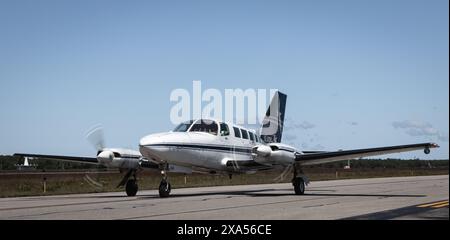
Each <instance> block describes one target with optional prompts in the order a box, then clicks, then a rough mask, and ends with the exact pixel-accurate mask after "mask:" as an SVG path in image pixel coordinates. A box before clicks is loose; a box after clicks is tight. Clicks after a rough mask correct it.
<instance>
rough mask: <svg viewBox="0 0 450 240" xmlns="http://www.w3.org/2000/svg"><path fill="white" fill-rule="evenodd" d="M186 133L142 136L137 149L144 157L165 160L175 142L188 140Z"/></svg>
mask: <svg viewBox="0 0 450 240" xmlns="http://www.w3.org/2000/svg"><path fill="white" fill-rule="evenodd" d="M188 139H189V137H188V136H187V135H186V133H172V132H170V133H158V134H152V135H148V136H145V137H143V138H142V139H141V140H140V141H139V151H140V152H141V154H142V155H143V156H144V157H146V158H149V159H150V158H151V159H155V160H159V161H167V160H169V158H170V152H171V151H172V148H173V146H174V145H176V144H180V143H183V142H185V141H186V140H188Z"/></svg>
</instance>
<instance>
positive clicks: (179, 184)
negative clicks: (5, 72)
mask: <svg viewBox="0 0 450 240" xmlns="http://www.w3.org/2000/svg"><path fill="white" fill-rule="evenodd" d="M304 171H305V174H306V175H307V176H308V177H309V178H310V180H311V181H319V180H334V179H336V169H332V168H311V169H305V170H304ZM337 172H338V174H337V175H338V176H337V177H338V179H350V178H374V177H400V176H421V175H441V174H448V168H419V169H352V170H344V169H337ZM279 174H280V171H267V172H260V173H256V174H250V175H245V174H244V175H233V178H232V179H231V180H230V179H229V178H228V176H226V175H203V174H193V175H186V183H185V175H183V174H170V175H169V180H170V182H171V184H172V188H173V189H176V188H184V187H205V186H222V185H242V184H267V183H276V181H275V179H276V178H277V177H278V176H279ZM122 176H123V175H122V174H120V173H116V172H99V173H92V172H85V173H84V172H78V173H70V172H69V173H50V172H46V173H39V172H37V173H26V172H19V173H0V197H18V196H35V195H55V194H71V193H93V192H109V191H124V190H123V188H116V185H117V184H118V183H119V182H120V180H121V178H122ZM44 177H45V178H46V181H45V182H46V192H45V193H44V192H43V185H44V181H43V179H44ZM290 178H291V175H287V176H286V178H285V179H284V180H283V182H289V181H290ZM89 179H91V180H89ZM92 180H93V181H92ZM160 180H161V176H160V175H159V174H157V173H153V172H145V173H141V174H139V175H138V184H139V189H140V190H143V189H157V187H158V185H159V182H160ZM92 182H94V183H92ZM98 184H101V186H100V187H99V186H98ZM124 194H125V193H124Z"/></svg>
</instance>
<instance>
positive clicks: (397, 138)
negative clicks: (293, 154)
mask: <svg viewBox="0 0 450 240" xmlns="http://www.w3.org/2000/svg"><path fill="white" fill-rule="evenodd" d="M448 4H449V3H448V1H447V0H432V1H428V0H421V1H415V0H413V1H411V0H408V1H406V0H405V1H402V0H396V1H359V0H358V1H356V0H355V1H245V2H244V1H127V2H124V1H57V0H55V1H1V2H0V110H1V118H0V154H12V153H14V152H33V153H48V154H50V153H51V154H71V155H93V154H94V152H95V151H94V149H93V148H92V146H90V145H89V143H88V142H87V141H86V139H85V132H86V131H87V130H88V129H89V128H91V127H92V126H93V125H95V124H98V123H101V124H102V125H103V126H104V129H105V137H106V141H107V145H108V146H111V147H129V148H137V144H138V141H139V139H140V138H141V137H143V136H144V135H146V134H149V133H154V132H161V131H166V130H170V129H172V128H173V127H174V126H173V124H172V123H171V122H170V116H169V113H170V109H171V107H172V106H173V105H174V103H173V102H170V101H169V96H170V93H171V91H172V90H174V89H176V88H185V89H188V90H190V89H192V81H193V80H201V81H202V86H203V88H204V89H206V88H216V89H219V90H223V89H225V88H242V89H247V88H267V89H270V88H278V89H280V90H281V91H283V92H284V93H286V94H287V95H288V102H287V112H286V116H287V117H288V118H289V119H288V123H287V124H288V125H289V126H290V127H288V129H286V131H285V133H284V139H285V141H286V142H288V143H291V144H294V145H295V146H297V147H300V148H302V147H303V148H308V149H325V150H335V149H352V148H365V147H377V146H385V145H397V144H408V143H417V142H428V141H433V142H437V143H439V144H440V145H441V148H440V149H438V150H436V151H432V153H431V154H430V155H427V156H425V155H424V154H423V153H422V152H412V153H403V154H396V155H393V157H400V158H413V157H420V158H429V159H436V158H438V159H448V156H449V147H448V145H449V144H448V134H449V130H448V126H449V120H448V116H449V110H448V109H449V105H448V103H449V92H448V91H449V90H448V89H449V69H448V65H449V61H448V59H449V55H448V53H449V47H448V46H449V32H448V29H449V26H448V22H449V21H448V20H449V14H448V7H449V6H448Z"/></svg>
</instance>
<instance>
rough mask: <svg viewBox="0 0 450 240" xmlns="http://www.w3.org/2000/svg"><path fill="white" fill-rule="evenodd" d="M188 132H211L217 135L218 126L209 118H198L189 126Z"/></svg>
mask: <svg viewBox="0 0 450 240" xmlns="http://www.w3.org/2000/svg"><path fill="white" fill-rule="evenodd" d="M189 131H190V132H206V133H211V134H213V135H217V132H218V126H217V123H216V122H214V121H211V120H205V119H202V120H198V121H197V122H195V123H194V125H193V126H192V127H191V130H189Z"/></svg>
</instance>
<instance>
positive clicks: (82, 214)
mask: <svg viewBox="0 0 450 240" xmlns="http://www.w3.org/2000/svg"><path fill="white" fill-rule="evenodd" d="M448 199H449V176H448V175H441V176H421V177H396V178H372V179H352V180H333V181H320V182H311V184H310V185H309V186H308V187H307V188H306V192H305V195H302V196H298V195H294V194H293V188H292V185H291V184H286V183H283V184H264V185H242V186H220V187H204V188H184V189H172V193H171V197H170V198H159V197H158V192H157V191H155V190H149V191H140V192H138V196H136V197H126V196H125V193H124V192H113V193H96V194H73V195H59V196H44V197H20V198H2V199H0V219H202V220H205V219H343V218H347V219H348V218H349V219H446V220H448Z"/></svg>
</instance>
